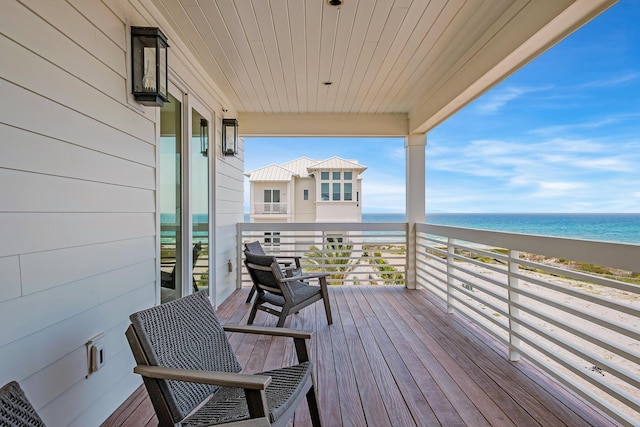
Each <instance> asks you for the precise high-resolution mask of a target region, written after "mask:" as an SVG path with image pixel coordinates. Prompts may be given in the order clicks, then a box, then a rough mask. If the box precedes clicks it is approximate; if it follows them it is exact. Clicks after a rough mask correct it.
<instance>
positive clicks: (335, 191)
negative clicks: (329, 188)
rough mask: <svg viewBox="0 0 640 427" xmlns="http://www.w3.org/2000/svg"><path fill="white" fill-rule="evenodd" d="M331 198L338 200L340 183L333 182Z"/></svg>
mask: <svg viewBox="0 0 640 427" xmlns="http://www.w3.org/2000/svg"><path fill="white" fill-rule="evenodd" d="M332 200H340V183H339V182H334V183H333V199H332Z"/></svg>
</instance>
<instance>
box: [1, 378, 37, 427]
mask: <svg viewBox="0 0 640 427" xmlns="http://www.w3.org/2000/svg"><path fill="white" fill-rule="evenodd" d="M0 426H11V427H45V424H44V422H43V421H42V419H41V418H40V416H39V415H38V413H37V412H36V410H35V409H34V407H33V406H32V405H31V402H29V399H27V396H26V395H25V394H24V391H22V388H20V384H18V383H17V382H15V381H11V382H10V383H8V384H5V385H4V386H3V387H2V388H0Z"/></svg>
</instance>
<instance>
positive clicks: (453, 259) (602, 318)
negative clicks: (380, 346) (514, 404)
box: [238, 223, 640, 425]
mask: <svg viewBox="0 0 640 427" xmlns="http://www.w3.org/2000/svg"><path fill="white" fill-rule="evenodd" d="M276 229H277V232H279V233H280V236H281V238H280V242H279V245H277V246H273V245H272V246H269V247H268V248H267V249H268V250H270V251H271V253H273V254H275V255H278V254H283V255H284V254H287V255H298V256H302V257H303V263H304V264H305V268H307V269H315V270H320V271H327V272H329V273H331V276H330V282H331V283H332V284H334V285H389V284H401V285H407V286H408V287H410V288H411V287H416V288H418V289H419V290H421V291H422V292H419V293H416V294H417V295H420V296H419V297H418V296H409V295H416V294H412V293H409V294H407V296H404V298H408V299H409V300H410V301H413V298H428V299H429V300H430V301H431V303H433V304H437V305H438V306H439V307H445V308H443V310H445V311H446V312H447V313H449V314H450V315H451V317H455V318H456V319H458V320H459V322H460V323H458V326H457V327H458V328H462V327H464V328H465V329H467V330H468V332H469V333H470V334H476V333H477V330H478V329H481V330H482V333H483V334H487V336H491V339H492V340H494V345H495V348H496V349H498V350H497V351H499V352H500V353H501V354H502V357H503V358H505V359H506V360H511V361H512V362H516V361H519V360H520V359H524V360H526V362H527V364H528V365H529V364H530V365H531V366H535V367H536V368H537V369H539V370H540V371H541V372H544V375H546V376H549V377H550V378H553V381H557V382H558V383H560V384H562V385H563V386H565V387H568V388H569V389H571V390H572V392H573V393H575V394H577V395H579V396H580V397H581V398H582V399H584V400H585V401H587V402H589V404H590V405H593V406H594V407H596V408H598V409H599V410H602V411H604V412H605V413H607V414H608V415H610V416H612V417H613V418H615V419H616V420H617V421H618V422H620V423H622V424H629V425H633V424H634V423H635V422H636V421H634V420H637V419H639V417H640V397H639V396H638V393H637V390H638V389H639V388H640V375H639V374H640V334H639V333H638V325H639V324H640V311H639V309H638V306H639V304H640V286H638V285H639V283H640V282H639V280H638V277H637V276H638V274H637V270H638V264H637V260H638V259H640V246H638V245H628V244H615V243H605V242H594V241H585V240H575V239H561V238H551V237H542V236H534V235H523V234H513V233H501V232H490V231H481V230H473V229H462V228H455V227H442V226H435V225H429V224H417V225H416V230H415V236H414V237H411V235H410V232H409V227H408V225H407V224H398V223H384V224H383V223H377V224H375V223H358V224H335V223H323V224H239V225H238V236H239V238H240V240H241V242H244V241H249V240H256V239H257V240H261V239H263V237H262V236H263V235H268V234H269V233H273V232H275V231H276ZM241 242H239V246H240V243H241ZM407 249H408V250H407ZM412 251H415V252H414V253H415V254H418V255H416V256H415V260H414V261H412V256H411V252H412ZM239 265H240V264H239ZM604 266H606V267H604ZM634 271H635V273H634ZM240 281H241V283H242V284H243V286H249V284H250V283H249V279H248V277H247V276H246V274H243V275H241V277H240ZM336 289H338V288H336ZM340 289H343V288H340ZM347 289H352V288H351V287H349V288H347ZM336 292H338V291H336ZM340 292H352V291H340ZM354 292H357V291H354ZM366 292H370V291H369V290H367V291H366ZM338 304H340V302H338ZM375 312H376V311H375V310H374V313H375ZM380 321H381V322H383V323H384V321H383V320H380ZM343 327H344V325H343ZM409 329H412V327H409ZM519 363H520V362H518V363H515V364H519Z"/></svg>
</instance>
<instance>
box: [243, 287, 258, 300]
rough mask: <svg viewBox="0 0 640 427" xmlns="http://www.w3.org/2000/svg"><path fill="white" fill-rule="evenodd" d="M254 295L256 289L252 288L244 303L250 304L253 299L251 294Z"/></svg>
mask: <svg viewBox="0 0 640 427" xmlns="http://www.w3.org/2000/svg"><path fill="white" fill-rule="evenodd" d="M255 293H256V288H254V287H253V286H252V287H251V290H250V291H249V296H248V297H247V300H246V301H245V302H251V298H253V294H255Z"/></svg>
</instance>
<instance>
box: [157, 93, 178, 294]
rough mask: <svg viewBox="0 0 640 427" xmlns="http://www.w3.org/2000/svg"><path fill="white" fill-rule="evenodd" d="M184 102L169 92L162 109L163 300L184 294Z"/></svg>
mask: <svg viewBox="0 0 640 427" xmlns="http://www.w3.org/2000/svg"><path fill="white" fill-rule="evenodd" d="M181 116H182V104H181V102H180V101H179V100H178V99H176V98H175V97H173V96H172V95H171V94H170V95H169V102H166V103H165V104H164V106H163V107H162V108H161V109H160V164H159V166H158V167H159V168H160V190H159V191H160V195H159V198H160V262H161V266H160V270H161V276H162V277H161V279H162V280H161V288H160V299H161V302H162V303H165V302H168V301H171V300H174V299H177V298H180V297H181V296H182V268H183V260H182V251H181V248H182V227H181V222H182V206H181V199H182V178H181V157H182V156H181V154H182V148H181V147H182V136H181V135H182V118H181Z"/></svg>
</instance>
